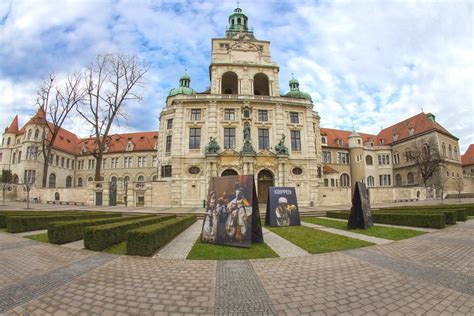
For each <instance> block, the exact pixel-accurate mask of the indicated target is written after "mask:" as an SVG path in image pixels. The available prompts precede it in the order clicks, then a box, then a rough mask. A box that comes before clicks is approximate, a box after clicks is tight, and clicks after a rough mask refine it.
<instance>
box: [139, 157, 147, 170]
mask: <svg viewBox="0 0 474 316" xmlns="http://www.w3.org/2000/svg"><path fill="white" fill-rule="evenodd" d="M145 167H146V157H144V156H142V157H138V168H145Z"/></svg>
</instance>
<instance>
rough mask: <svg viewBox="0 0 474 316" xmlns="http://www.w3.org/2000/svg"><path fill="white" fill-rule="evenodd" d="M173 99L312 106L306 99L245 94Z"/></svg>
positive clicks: (191, 96)
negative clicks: (246, 101) (244, 101)
mask: <svg viewBox="0 0 474 316" xmlns="http://www.w3.org/2000/svg"><path fill="white" fill-rule="evenodd" d="M173 98H175V99H177V100H178V99H183V100H256V101H268V102H281V103H288V102H290V103H299V104H308V105H310V104H312V103H311V101H308V100H306V99H294V98H286V97H276V96H266V95H246V94H194V95H183V94H179V95H176V96H174V97H173Z"/></svg>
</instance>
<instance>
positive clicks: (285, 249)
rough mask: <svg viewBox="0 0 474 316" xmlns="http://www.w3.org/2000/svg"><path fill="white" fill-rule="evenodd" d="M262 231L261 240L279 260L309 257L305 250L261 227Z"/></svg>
mask: <svg viewBox="0 0 474 316" xmlns="http://www.w3.org/2000/svg"><path fill="white" fill-rule="evenodd" d="M262 231H263V240H264V241H265V243H266V244H267V245H268V246H269V247H270V248H272V249H273V251H275V252H276V253H277V254H278V256H280V258H288V257H300V256H309V255H310V253H308V252H307V251H306V250H304V249H302V248H300V247H298V246H297V245H295V244H293V243H291V242H289V241H288V240H286V239H285V238H283V237H281V236H279V235H277V234H275V233H273V232H271V231H269V230H268V229H266V228H265V227H262Z"/></svg>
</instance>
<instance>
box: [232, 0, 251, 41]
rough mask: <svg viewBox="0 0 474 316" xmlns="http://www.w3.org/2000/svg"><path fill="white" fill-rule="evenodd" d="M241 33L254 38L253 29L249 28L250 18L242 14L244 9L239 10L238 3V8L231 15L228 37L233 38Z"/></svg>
mask: <svg viewBox="0 0 474 316" xmlns="http://www.w3.org/2000/svg"><path fill="white" fill-rule="evenodd" d="M239 33H245V34H247V35H248V36H250V37H251V38H254V36H253V29H249V27H248V17H247V16H246V15H245V14H244V13H243V12H242V9H241V8H239V4H238V3H237V8H235V10H234V12H233V13H232V14H231V15H229V25H228V26H227V30H226V36H227V37H228V38H232V37H234V36H235V35H237V34H239Z"/></svg>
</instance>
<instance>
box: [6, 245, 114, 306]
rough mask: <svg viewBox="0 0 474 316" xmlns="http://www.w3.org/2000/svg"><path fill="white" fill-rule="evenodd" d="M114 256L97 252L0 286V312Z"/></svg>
mask: <svg viewBox="0 0 474 316" xmlns="http://www.w3.org/2000/svg"><path fill="white" fill-rule="evenodd" d="M116 258H117V256H114V255H109V254H97V255H94V256H90V257H87V258H85V259H82V260H79V261H76V262H74V263H71V264H68V265H66V266H63V267H60V268H57V269H54V270H52V271H48V272H46V273H43V274H39V275H35V276H33V277H30V278H28V279H24V280H21V281H19V282H16V283H14V284H11V285H8V286H6V287H3V288H0V313H4V312H6V311H8V310H10V309H13V308H15V307H16V306H19V305H21V304H24V303H27V302H29V301H31V300H32V299H34V298H36V297H38V296H40V295H43V294H45V293H47V292H49V291H51V290H54V289H56V288H58V287H60V286H62V285H65V284H66V283H68V282H70V281H72V280H74V279H76V278H78V277H79V276H81V275H82V274H84V273H86V272H89V271H91V270H94V269H96V268H97V267H99V266H101V265H104V264H106V263H108V262H110V261H111V260H113V259H116Z"/></svg>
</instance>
